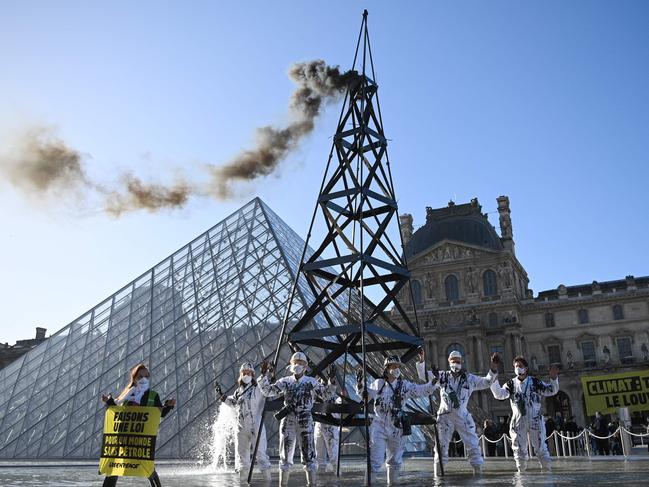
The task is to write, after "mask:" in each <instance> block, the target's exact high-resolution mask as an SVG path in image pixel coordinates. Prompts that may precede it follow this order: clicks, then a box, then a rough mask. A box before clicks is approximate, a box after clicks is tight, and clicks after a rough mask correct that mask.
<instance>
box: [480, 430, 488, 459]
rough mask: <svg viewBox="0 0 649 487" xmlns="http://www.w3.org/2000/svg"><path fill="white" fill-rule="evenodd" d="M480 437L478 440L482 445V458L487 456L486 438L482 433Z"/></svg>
mask: <svg viewBox="0 0 649 487" xmlns="http://www.w3.org/2000/svg"><path fill="white" fill-rule="evenodd" d="M480 439H481V440H482V441H481V442H480V444H481V445H482V458H487V440H486V439H485V436H484V435H482V436H481V437H480Z"/></svg>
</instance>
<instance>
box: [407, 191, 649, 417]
mask: <svg viewBox="0 0 649 487" xmlns="http://www.w3.org/2000/svg"><path fill="white" fill-rule="evenodd" d="M497 203H498V213H499V223H500V229H501V233H500V235H498V234H497V232H496V230H495V228H494V227H493V226H492V225H491V224H490V223H489V220H488V218H487V215H486V214H482V210H481V207H480V205H479V203H478V201H477V199H474V200H472V201H471V202H470V203H467V204H463V205H456V204H455V203H453V202H451V203H449V206H448V207H446V208H440V209H431V208H428V209H427V219H426V224H425V225H423V226H422V227H421V228H419V229H418V230H417V231H414V229H413V218H412V216H410V215H404V216H402V218H401V219H400V221H401V224H402V236H403V239H404V245H405V248H406V256H407V258H408V266H409V268H410V270H411V273H412V281H411V283H412V294H411V293H410V292H409V291H408V290H404V291H402V293H401V295H400V301H401V303H402V304H403V305H404V306H405V307H406V309H407V310H408V312H409V313H411V314H412V315H413V317H414V315H415V313H416V315H417V318H418V321H419V323H420V326H421V328H422V330H421V331H422V335H423V337H424V339H425V344H426V349H427V354H428V357H429V358H430V362H431V363H433V364H437V365H438V366H440V367H445V365H446V357H447V356H448V353H449V351H450V350H451V349H460V351H462V352H463V354H464V355H465V360H466V366H467V368H468V369H469V370H471V371H475V372H480V373H486V371H487V368H488V366H489V356H490V354H491V353H493V352H496V351H497V352H499V353H500V354H501V355H502V356H503V357H504V370H503V371H502V372H503V373H504V375H506V376H507V377H511V376H512V375H513V374H512V366H511V364H512V360H513V358H514V357H515V356H516V355H519V354H522V355H524V356H525V357H527V358H528V361H529V362H530V369H531V373H532V374H534V375H538V376H539V377H541V378H544V379H547V370H548V368H549V366H550V365H551V364H553V363H557V364H558V365H559V366H560V367H561V369H562V374H561V379H560V384H561V392H560V393H559V394H558V395H557V396H555V398H548V399H547V402H546V412H547V413H549V414H554V413H555V412H556V411H558V410H560V411H562V413H563V415H564V416H570V415H574V416H575V419H576V421H577V423H578V424H580V425H584V424H585V423H586V422H587V418H585V411H584V406H583V392H582V388H581V382H580V376H581V375H582V374H586V375H596V374H599V373H613V372H622V371H627V370H634V369H646V368H647V367H649V350H648V347H649V277H643V278H634V277H633V276H628V277H627V278H626V279H622V280H619V281H610V282H601V283H597V282H593V283H592V284H588V285H580V286H569V287H567V286H565V285H560V286H559V287H558V288H557V289H555V290H550V291H543V292H541V293H539V294H538V295H537V296H536V297H535V296H534V294H533V292H532V290H530V289H529V287H528V284H529V279H528V276H527V273H526V271H525V269H524V267H523V266H522V264H521V263H520V262H519V261H518V259H517V258H516V255H515V250H514V238H513V235H514V233H513V228H512V221H511V217H510V213H511V211H510V207H509V198H508V197H506V196H500V197H499V198H497ZM476 403H477V404H476V405H477V406H478V407H479V408H481V409H482V412H483V413H484V414H485V415H486V416H491V417H493V418H494V419H498V418H499V417H501V416H508V415H509V414H510V407H509V403H508V402H507V401H503V402H501V401H497V400H495V399H493V397H492V396H491V393H490V392H489V391H484V392H480V393H477V395H476ZM643 414H644V415H647V414H649V412H646V413H643ZM635 420H636V421H641V420H642V417H641V415H638V414H636V418H635Z"/></svg>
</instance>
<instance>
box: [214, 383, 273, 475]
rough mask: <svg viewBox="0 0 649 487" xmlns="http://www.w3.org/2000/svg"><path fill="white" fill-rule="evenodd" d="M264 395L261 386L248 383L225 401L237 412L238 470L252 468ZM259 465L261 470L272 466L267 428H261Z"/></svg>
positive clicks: (240, 386)
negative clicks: (267, 451)
mask: <svg viewBox="0 0 649 487" xmlns="http://www.w3.org/2000/svg"><path fill="white" fill-rule="evenodd" d="M264 400H265V398H264V396H263V394H262V393H261V390H260V389H259V386H257V385H253V384H248V385H245V384H243V385H239V387H238V388H237V390H236V391H235V392H234V394H233V395H231V396H228V397H227V398H226V399H225V401H224V402H223V403H224V404H225V405H227V406H230V407H232V408H234V409H235V411H236V413H237V436H236V438H235V440H234V442H235V449H236V455H235V458H234V467H235V469H236V470H237V472H240V471H242V470H247V469H249V468H250V457H251V455H252V452H254V451H255V442H256V440H257V432H258V431H259V422H260V421H261V413H262V410H263V408H264ZM256 463H257V465H258V466H259V468H260V469H261V470H266V469H268V468H270V460H269V459H268V455H267V454H266V428H265V427H262V428H261V435H260V437H259V447H258V449H257V462H256Z"/></svg>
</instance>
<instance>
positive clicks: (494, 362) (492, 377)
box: [471, 353, 500, 391]
mask: <svg viewBox="0 0 649 487" xmlns="http://www.w3.org/2000/svg"><path fill="white" fill-rule="evenodd" d="M499 364H500V355H498V353H494V354H493V355H491V363H490V364H489V372H487V375H486V376H484V377H478V376H476V375H473V374H472V375H471V380H472V382H473V389H474V390H476V391H482V390H484V389H489V388H490V387H491V384H493V383H494V382H496V380H497V379H498V365H499Z"/></svg>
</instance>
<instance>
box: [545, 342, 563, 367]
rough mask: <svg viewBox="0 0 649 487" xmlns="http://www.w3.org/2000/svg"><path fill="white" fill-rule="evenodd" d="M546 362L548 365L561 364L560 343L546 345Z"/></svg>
mask: <svg viewBox="0 0 649 487" xmlns="http://www.w3.org/2000/svg"><path fill="white" fill-rule="evenodd" d="M548 362H549V364H550V365H561V346H560V345H548Z"/></svg>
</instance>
